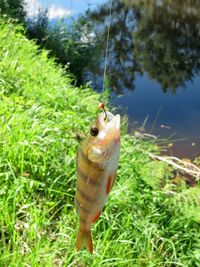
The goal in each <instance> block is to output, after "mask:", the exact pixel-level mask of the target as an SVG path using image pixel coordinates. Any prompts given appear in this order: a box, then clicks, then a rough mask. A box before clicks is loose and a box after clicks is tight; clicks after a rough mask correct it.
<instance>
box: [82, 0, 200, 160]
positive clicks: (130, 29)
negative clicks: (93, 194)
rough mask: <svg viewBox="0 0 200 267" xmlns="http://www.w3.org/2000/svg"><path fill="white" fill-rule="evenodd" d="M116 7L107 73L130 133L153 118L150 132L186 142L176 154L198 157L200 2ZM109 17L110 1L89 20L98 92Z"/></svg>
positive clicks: (124, 0)
mask: <svg viewBox="0 0 200 267" xmlns="http://www.w3.org/2000/svg"><path fill="white" fill-rule="evenodd" d="M113 2H114V3H113V7H112V21H111V28H110V40H109V59H108V71H107V74H108V80H109V87H110V89H111V90H112V92H113V93H112V98H111V100H112V103H114V104H115V105H116V106H117V107H120V106H121V109H122V110H123V111H124V110H126V112H127V114H128V116H129V122H130V123H129V125H130V127H131V126H132V125H134V128H135V127H140V126H141V125H142V123H143V121H144V120H145V118H146V117H147V116H149V118H148V121H147V124H146V128H147V130H148V131H152V132H153V133H154V134H158V135H160V136H161V137H166V136H170V135H172V134H174V137H175V138H186V139H187V140H185V141H184V143H182V142H180V143H179V145H178V147H177V149H176V151H179V152H177V153H176V154H178V155H180V154H181V155H182V156H189V155H190V156H191V153H192V154H198V153H199V151H200V148H199V144H198V141H199V139H200V134H199V133H200V88H199V81H200V79H199V78H198V75H199V71H200V1H198V0H182V1H172V0H171V1H170V0H157V1H156V0H154V1H153V0H151V1H144V0H143V1H142V0H135V1H132V0H121V1H119V0H115V1H113ZM108 16H109V1H108V2H107V3H105V4H104V5H102V6H101V7H100V8H99V9H98V10H96V11H92V12H88V13H87V15H86V18H85V19H86V21H87V22H88V23H90V25H92V31H94V32H96V37H97V39H98V42H97V43H98V46H97V48H96V55H95V60H94V64H92V65H91V66H89V67H88V68H87V69H86V70H85V77H86V80H92V85H93V86H94V88H96V89H97V90H98V89H99V88H102V77H103V66H104V54H105V40H106V34H107V26H108ZM121 94H123V95H122V96H121V97H120V98H119V97H118V96H119V95H121ZM133 122H134V123H133ZM136 123H137V124H136ZM194 140H195V141H194ZM184 147H186V149H183V148H184ZM180 151H181V153H180ZM188 154H189V155H188Z"/></svg>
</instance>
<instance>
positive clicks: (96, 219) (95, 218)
mask: <svg viewBox="0 0 200 267" xmlns="http://www.w3.org/2000/svg"><path fill="white" fill-rule="evenodd" d="M100 215H101V211H99V212H98V213H97V214H96V215H95V216H94V218H92V222H93V223H95V222H97V221H98V219H99V217H100Z"/></svg>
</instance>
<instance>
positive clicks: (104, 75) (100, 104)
mask: <svg viewBox="0 0 200 267" xmlns="http://www.w3.org/2000/svg"><path fill="white" fill-rule="evenodd" d="M112 1H113V0H110V8H109V17H108V31H107V37H106V53H105V62H104V73H103V88H102V91H101V97H100V99H101V103H99V105H98V107H99V108H100V109H103V111H104V113H105V118H104V120H106V118H107V113H106V110H105V106H104V104H103V103H102V99H103V93H104V91H105V81H106V72H107V63H108V49H109V39H110V26H111V15H112Z"/></svg>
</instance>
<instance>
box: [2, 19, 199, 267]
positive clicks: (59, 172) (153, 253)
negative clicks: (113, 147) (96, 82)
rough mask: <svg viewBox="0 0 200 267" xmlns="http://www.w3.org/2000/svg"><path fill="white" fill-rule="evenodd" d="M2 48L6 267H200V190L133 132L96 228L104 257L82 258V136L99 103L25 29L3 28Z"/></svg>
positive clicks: (126, 140)
mask: <svg viewBox="0 0 200 267" xmlns="http://www.w3.org/2000/svg"><path fill="white" fill-rule="evenodd" d="M0 40H1V42H0V59H1V61H0V70H1V71H0V101H1V105H0V116H1V120H0V123H1V127H0V136H1V139H0V153H1V158H0V263H1V266H28V265H29V266H78V265H79V266H81V265H83V266H84V264H85V265H86V266H141V267H142V266H162V267H163V266H191V267H198V266H199V262H200V231H199V230H200V227H199V226H200V218H199V216H196V215H197V213H196V212H195V210H196V211H198V210H199V202H198V200H197V197H198V196H199V193H198V192H199V190H200V189H199V184H197V186H196V188H188V186H187V185H186V184H185V185H184V186H177V185H176V184H174V183H173V182H172V179H171V178H172V177H171V176H172V173H171V171H170V169H169V167H168V166H167V165H165V164H163V163H159V162H154V161H152V160H151V159H150V157H149V155H148V152H154V153H159V151H158V148H157V146H156V145H155V144H153V143H152V142H147V141H146V142H144V141H141V140H140V139H135V138H134V137H131V136H129V135H125V134H123V135H122V145H121V160H120V166H119V170H118V177H117V181H116V185H115V186H114V189H113V191H112V192H111V195H110V197H109V201H108V203H107V205H106V208H105V210H104V212H103V214H102V216H101V218H100V220H99V221H98V222H97V224H96V225H94V227H93V239H94V247H95V254H94V255H93V256H91V255H89V253H88V252H86V251H81V252H80V253H76V252H75V248H74V246H75V235H76V228H77V225H76V214H75V210H74V204H73V202H74V193H75V183H76V175H75V158H76V150H77V147H78V146H79V138H77V137H78V136H83V135H85V134H86V133H87V132H88V127H89V125H90V124H91V121H92V119H93V118H94V117H95V116H96V105H97V103H98V98H99V96H98V95H97V94H96V93H94V92H92V91H91V90H90V89H88V88H76V87H74V86H72V85H71V77H70V76H69V75H68V76H66V75H65V72H64V70H63V69H62V68H61V67H59V66H57V65H56V63H55V62H54V61H53V60H52V59H48V53H47V52H46V51H44V50H42V51H40V52H39V51H38V47H37V46H36V45H35V44H34V42H33V41H29V40H27V39H26V38H25V37H24V34H23V29H22V28H21V27H19V26H14V25H12V24H7V23H4V22H3V21H1V23H0ZM156 170H158V172H157V171H156ZM154 180H156V181H155V182H152V181H154ZM177 202H179V203H180V204H179V205H177ZM181 203H185V204H184V205H181ZM190 203H192V207H193V211H194V212H192V213H191V212H190V210H189V206H190ZM180 207H181V209H180ZM194 215H195V216H194Z"/></svg>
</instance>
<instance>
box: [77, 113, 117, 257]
mask: <svg viewBox="0 0 200 267" xmlns="http://www.w3.org/2000/svg"><path fill="white" fill-rule="evenodd" d="M119 152H120V116H119V115H118V114H117V115H116V116H114V115H113V114H112V113H110V112H107V119H106V120H104V113H101V114H100V115H99V116H98V118H97V120H96V121H95V123H94V124H93V126H92V127H91V129H90V135H89V136H88V137H87V139H86V140H85V141H84V142H83V143H82V146H81V148H80V149H79V151H78V154H77V188H76V197H75V203H76V209H77V212H78V214H79V217H80V228H79V232H78V235H77V239H76V249H77V251H79V249H81V248H84V247H86V248H87V249H88V250H89V251H90V252H91V253H93V245H92V236H91V225H92V223H95V222H96V221H97V220H98V218H99V216H100V214H101V211H102V209H103V207H104V204H105V202H106V199H107V196H108V194H109V193H110V191H111V189H112V186H113V183H114V181H115V177H116V171H117V166H118V161H119Z"/></svg>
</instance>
